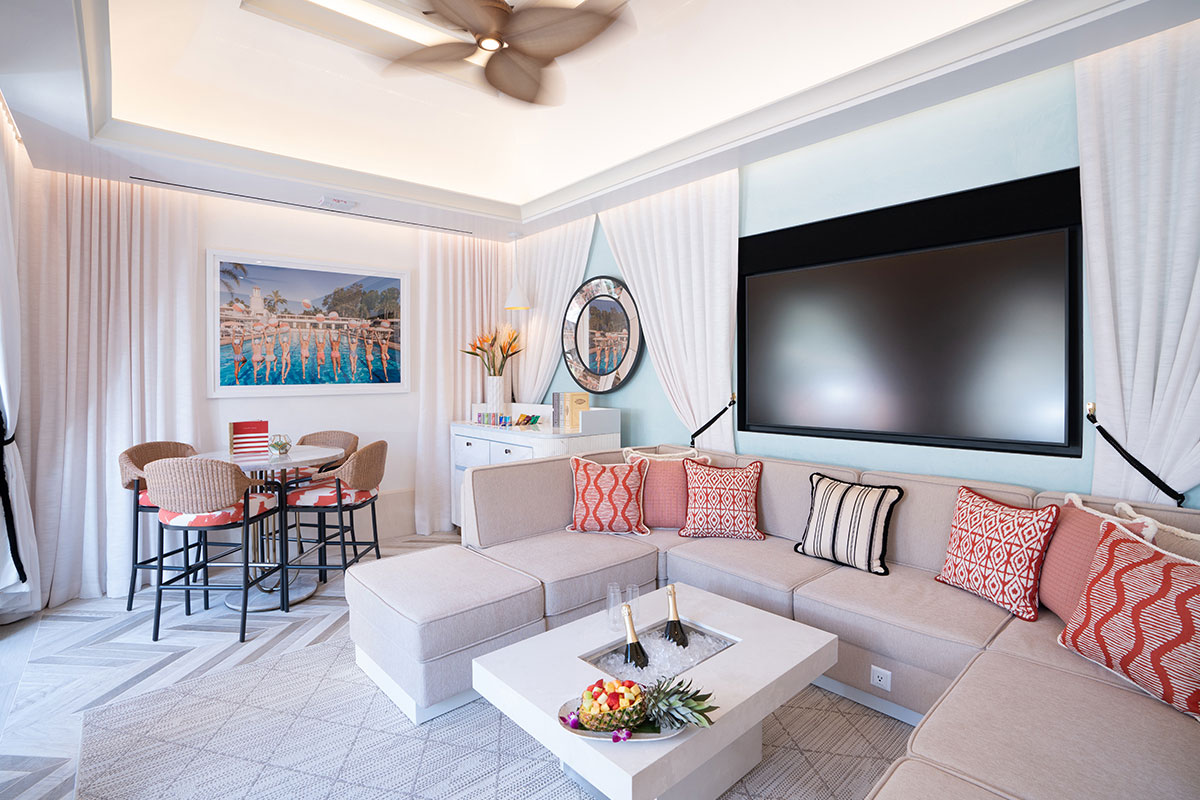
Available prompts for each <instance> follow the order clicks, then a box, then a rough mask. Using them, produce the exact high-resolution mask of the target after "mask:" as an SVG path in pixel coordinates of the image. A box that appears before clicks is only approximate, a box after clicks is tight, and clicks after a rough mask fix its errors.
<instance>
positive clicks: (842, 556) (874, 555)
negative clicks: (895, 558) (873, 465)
mask: <svg viewBox="0 0 1200 800" xmlns="http://www.w3.org/2000/svg"><path fill="white" fill-rule="evenodd" d="M903 494H904V491H903V490H902V489H899V488H898V487H895V486H867V485H865V484H862V483H854V482H853V481H839V480H837V479H836V478H831V477H829V476H828V475H823V474H821V473H820V472H814V473H813V474H812V507H811V508H810V509H809V512H808V522H807V524H806V525H805V526H804V535H803V536H802V537H800V541H798V542H796V552H797V553H803V554H804V555H806V556H813V557H814V558H823V559H825V560H826V561H833V562H834V563H837V564H844V565H846V566H847V567H854V568H855V569H861V570H864V571H866V572H873V573H875V574H876V575H887V574H888V569H887V564H885V563H884V561H883V557H884V554H885V553H886V552H887V534H888V521H889V520H890V519H891V518H892V508H893V506H895V505H896V502H897V501H898V500H899V499H900V497H901V496H902V495H903Z"/></svg>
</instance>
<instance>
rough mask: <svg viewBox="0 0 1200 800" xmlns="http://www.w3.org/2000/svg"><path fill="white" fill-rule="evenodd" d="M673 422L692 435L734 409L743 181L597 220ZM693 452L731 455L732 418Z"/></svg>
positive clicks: (662, 197) (703, 186)
mask: <svg viewBox="0 0 1200 800" xmlns="http://www.w3.org/2000/svg"><path fill="white" fill-rule="evenodd" d="M600 224H601V226H602V227H603V228H604V233H605V235H606V236H607V237H608V242H609V244H610V245H611V246H612V249H613V253H614V254H615V255H616V258H617V263H618V264H619V265H620V267H621V273H622V275H623V276H624V278H625V282H626V284H628V286H629V288H630V290H631V291H632V292H633V297H634V300H635V301H636V302H637V306H638V314H639V316H640V317H641V321H642V328H643V332H644V333H645V337H646V345H647V347H648V348H649V350H650V357H651V358H652V359H653V361H654V369H655V371H656V372H657V373H658V378H659V381H660V382H661V383H662V386H663V390H664V391H665V392H666V395H667V399H668V400H669V401H670V403H671V408H672V409H674V411H675V414H676V416H678V417H679V419H680V421H681V422H683V424H684V425H686V426H687V427H688V428H689V429H691V430H695V429H697V428H699V427H700V426H701V425H702V424H704V423H705V422H706V421H707V420H708V419H709V418H710V417H711V416H712V415H713V414H715V413H716V412H717V411H719V410H720V409H721V408H722V407H724V406H725V405H726V403H728V402H729V395H730V392H731V390H732V385H733V327H734V316H735V308H734V304H735V301H736V296H737V293H736V286H737V283H736V281H737V236H738V173H737V171H736V170H731V171H729V172H724V173H721V174H719V175H715V176H713V177H711V178H706V179H705V180H701V181H696V182H695V183H690V184H688V185H686V186H681V187H679V188H677V189H672V190H670V191H667V192H663V193H661V194H657V195H653V196H651V197H647V198H645V199H642V200H637V201H635V202H632V203H628V204H627V205H623V206H619V207H617V208H614V209H611V210H609V211H602V212H600ZM696 443H697V444H698V445H700V446H702V447H707V448H710V449H714V450H726V451H730V452H732V451H733V449H734V441H733V414H732V413H727V414H725V415H724V416H723V417H722V418H721V419H720V421H718V422H717V423H716V424H715V425H713V426H712V427H711V428H709V429H708V431H706V432H705V433H704V434H703V435H702V436H701V437H700V438H699V439H697V441H696Z"/></svg>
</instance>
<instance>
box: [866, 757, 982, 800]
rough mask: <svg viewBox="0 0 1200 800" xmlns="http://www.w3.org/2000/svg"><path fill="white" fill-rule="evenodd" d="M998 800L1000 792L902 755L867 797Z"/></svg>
mask: <svg viewBox="0 0 1200 800" xmlns="http://www.w3.org/2000/svg"><path fill="white" fill-rule="evenodd" d="M938 798H942V799H943V800H999V798H1000V795H998V794H996V793H994V792H990V791H988V790H987V789H985V788H983V787H982V786H979V785H977V784H974V783H968V782H967V781H965V780H963V779H962V778H960V777H958V776H957V775H951V774H950V773H949V772H946V771H945V770H943V769H940V768H939V767H935V766H934V765H933V764H929V763H927V762H925V761H918V760H916V759H915V758H902V759H900V760H899V761H897V762H896V763H894V764H892V766H891V767H890V768H889V769H888V771H887V772H885V773H883V777H882V778H880V779H879V783H877V784H875V788H874V789H873V790H872V791H871V793H870V794H869V795H867V800H937V799H938Z"/></svg>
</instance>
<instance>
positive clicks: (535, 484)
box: [462, 456, 575, 548]
mask: <svg viewBox="0 0 1200 800" xmlns="http://www.w3.org/2000/svg"><path fill="white" fill-rule="evenodd" d="M574 486H575V481H574V477H573V476H572V474H571V463H570V460H569V459H568V458H567V457H566V456H558V457H556V458H536V459H531V460H529V461H512V462H509V463H507V464H492V465H491V466H487V467H473V468H472V469H469V470H467V475H466V478H465V479H464V483H463V512H462V513H463V519H462V540H463V544H465V545H467V546H468V547H475V548H484V547H492V546H493V545H498V544H504V543H505V542H514V541H516V540H518V539H523V538H525V537H526V536H530V535H533V534H536V533H537V532H538V531H550V530H560V531H561V530H563V529H564V528H566V527H567V526H568V525H570V524H571V512H572V508H573V506H574V501H575V488H574ZM523 497H524V498H537V501H536V502H525V503H522V502H519V498H523ZM514 498H517V499H518V502H513V499H514Z"/></svg>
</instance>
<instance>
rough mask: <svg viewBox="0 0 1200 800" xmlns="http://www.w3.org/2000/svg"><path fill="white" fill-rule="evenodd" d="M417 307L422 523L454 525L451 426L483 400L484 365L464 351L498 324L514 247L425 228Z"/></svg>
mask: <svg viewBox="0 0 1200 800" xmlns="http://www.w3.org/2000/svg"><path fill="white" fill-rule="evenodd" d="M418 247H419V255H418V259H419V261H418V263H419V265H420V274H419V275H418V283H419V285H420V289H419V292H418V296H419V297H420V302H419V304H418V306H417V320H416V323H417V329H418V333H417V349H418V353H419V355H418V359H417V386H416V390H417V395H418V411H417V470H416V528H417V533H419V534H422V535H428V534H430V533H436V532H439V531H447V530H450V529H451V522H450V509H451V491H452V480H451V470H452V468H453V467H452V464H451V453H450V423H451V422H454V421H456V420H463V419H467V417H468V415H469V413H470V410H471V403H473V402H481V401H482V400H483V369H482V367H481V366H480V364H479V361H478V359H475V358H473V357H471V356H467V355H464V354H463V353H460V352H459V350H461V349H462V348H463V347H466V344H467V342H468V341H469V340H470V339H471V338H473V337H475V336H476V335H478V334H479V333H481V332H483V331H485V330H491V329H492V328H494V327H496V325H497V323H498V322H499V321H500V316H501V312H500V307H501V304H502V303H503V302H504V297H505V293H506V292H507V291H508V288H509V287H508V280H509V275H510V269H511V260H512V244H511V243H509V242H505V243H500V242H490V241H485V240H482V239H474V238H471V237H468V236H455V235H452V234H444V233H430V232H427V231H422V232H421V234H420V238H419V241H418Z"/></svg>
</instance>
